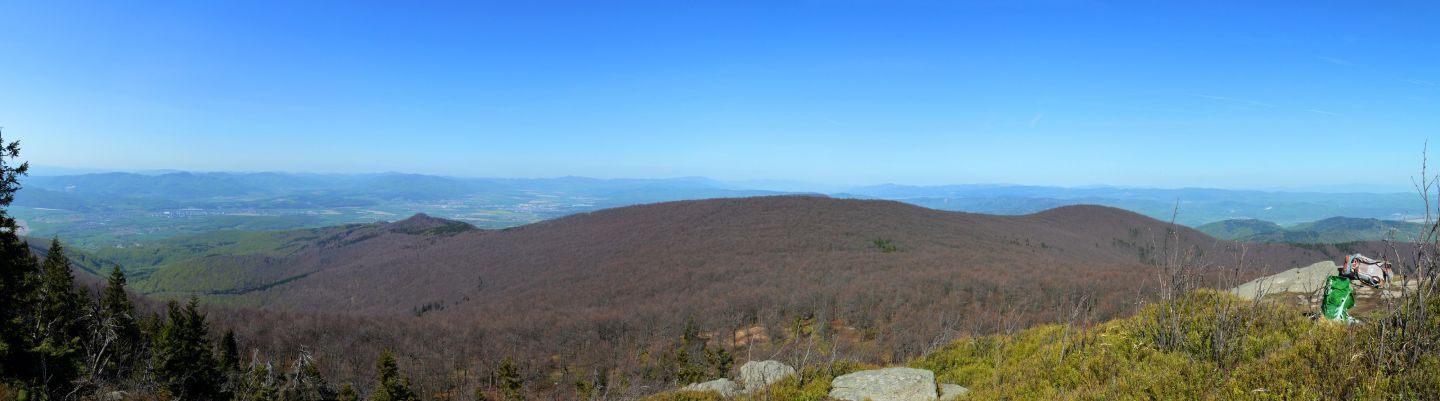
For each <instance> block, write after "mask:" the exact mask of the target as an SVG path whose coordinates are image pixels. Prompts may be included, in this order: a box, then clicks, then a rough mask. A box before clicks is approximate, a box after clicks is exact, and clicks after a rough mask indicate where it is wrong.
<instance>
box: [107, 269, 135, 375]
mask: <svg viewBox="0 0 1440 401" xmlns="http://www.w3.org/2000/svg"><path fill="white" fill-rule="evenodd" d="M99 302H100V319H99V322H98V323H99V325H98V326H99V327H98V328H97V330H103V331H105V333H103V334H104V335H105V336H107V337H108V339H110V341H111V342H112V344H111V346H110V347H109V349H110V350H111V352H112V355H114V357H112V358H110V360H111V361H112V364H113V366H111V367H110V369H111V371H113V372H116V374H117V375H119V376H124V375H127V374H128V373H129V370H130V369H129V368H130V367H131V365H132V364H133V362H134V359H135V357H136V355H138V354H139V353H140V351H141V347H142V346H143V345H144V344H143V343H142V342H143V338H142V337H141V334H140V324H139V322H138V321H137V320H136V316H135V304H134V303H132V302H130V296H129V295H127V294H126V293H125V273H124V272H121V271H120V266H115V267H114V268H112V269H111V270H110V278H109V279H108V280H107V285H106V286H105V289H104V290H103V291H101V293H100V300H99Z"/></svg>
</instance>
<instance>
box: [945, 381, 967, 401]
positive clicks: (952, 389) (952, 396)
mask: <svg viewBox="0 0 1440 401" xmlns="http://www.w3.org/2000/svg"><path fill="white" fill-rule="evenodd" d="M969 393H970V389H968V388H965V387H964V386H961V385H959V384H950V383H943V384H941V385H940V401H954V400H958V399H960V396H963V395H965V394H969Z"/></svg>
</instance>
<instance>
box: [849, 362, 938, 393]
mask: <svg viewBox="0 0 1440 401" xmlns="http://www.w3.org/2000/svg"><path fill="white" fill-rule="evenodd" d="M830 398H834V399H837V400H848V401H865V400H870V401H935V400H937V399H938V398H939V397H938V395H937V394H936V392H935V373H934V372H931V371H928V370H925V369H915V368H885V369H876V370H862V371H859V372H854V373H850V374H846V375H842V376H840V377H836V378H835V380H834V381H831V382H830Z"/></svg>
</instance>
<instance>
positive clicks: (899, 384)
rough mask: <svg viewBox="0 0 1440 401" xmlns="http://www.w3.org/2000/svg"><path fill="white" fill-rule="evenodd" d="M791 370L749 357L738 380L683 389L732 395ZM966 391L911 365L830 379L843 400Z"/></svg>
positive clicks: (916, 398) (910, 399)
mask: <svg viewBox="0 0 1440 401" xmlns="http://www.w3.org/2000/svg"><path fill="white" fill-rule="evenodd" d="M794 374H795V368H793V367H790V366H789V365H786V364H784V363H781V362H778V361H750V362H746V363H745V364H744V365H742V366H740V377H739V380H740V382H739V383H736V382H734V381H731V380H730V379H717V380H711V381H708V382H704V383H694V384H691V385H688V386H685V387H684V388H682V389H681V390H684V391H714V392H716V393H718V394H720V396H722V397H733V396H736V395H741V394H749V393H753V392H756V391H759V390H761V389H763V388H765V387H766V386H769V385H771V384H773V383H775V382H777V381H780V380H782V379H784V378H786V377H789V376H791V375H794ZM968 392H970V390H969V389H967V388H965V387H962V386H960V385H956V384H949V383H940V384H937V383H935V373H934V372H931V371H928V370H925V369H915V368H898V367H897V368H884V369H873V370H862V371H859V372H853V373H849V374H845V375H841V376H840V377H836V378H835V380H833V381H831V382H830V398H833V399H836V400H847V401H865V400H869V401H950V400H955V399H959V398H960V397H961V396H963V395H965V394H966V393H968Z"/></svg>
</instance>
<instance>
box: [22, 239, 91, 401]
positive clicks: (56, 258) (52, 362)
mask: <svg viewBox="0 0 1440 401" xmlns="http://www.w3.org/2000/svg"><path fill="white" fill-rule="evenodd" d="M37 295H38V296H37V297H36V302H37V307H36V308H35V318H34V324H35V327H34V329H33V330H34V331H33V332H32V336H33V338H32V347H33V348H32V349H31V350H32V352H34V354H35V356H36V358H37V362H38V363H39V364H38V365H37V368H39V370H40V372H39V373H40V381H41V383H42V384H43V386H44V387H45V391H46V392H47V393H48V394H49V395H50V398H52V399H53V398H57V397H59V396H60V395H62V394H64V393H67V392H69V388H70V386H71V382H72V381H73V380H75V378H76V377H77V376H78V375H79V372H80V359H79V349H80V334H81V333H80V329H81V328H82V326H81V324H80V323H81V322H80V319H81V317H82V316H84V314H85V310H84V308H85V301H84V299H83V298H82V296H81V294H79V293H77V292H76V291H75V276H74V274H72V273H71V272H70V258H68V257H66V256H65V249H64V247H62V246H61V245H60V240H59V239H58V238H57V239H54V240H52V241H51V242H50V250H49V253H48V254H47V255H46V256H45V263H44V264H43V265H42V268H41V277H40V286H39V293H38V294H37Z"/></svg>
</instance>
